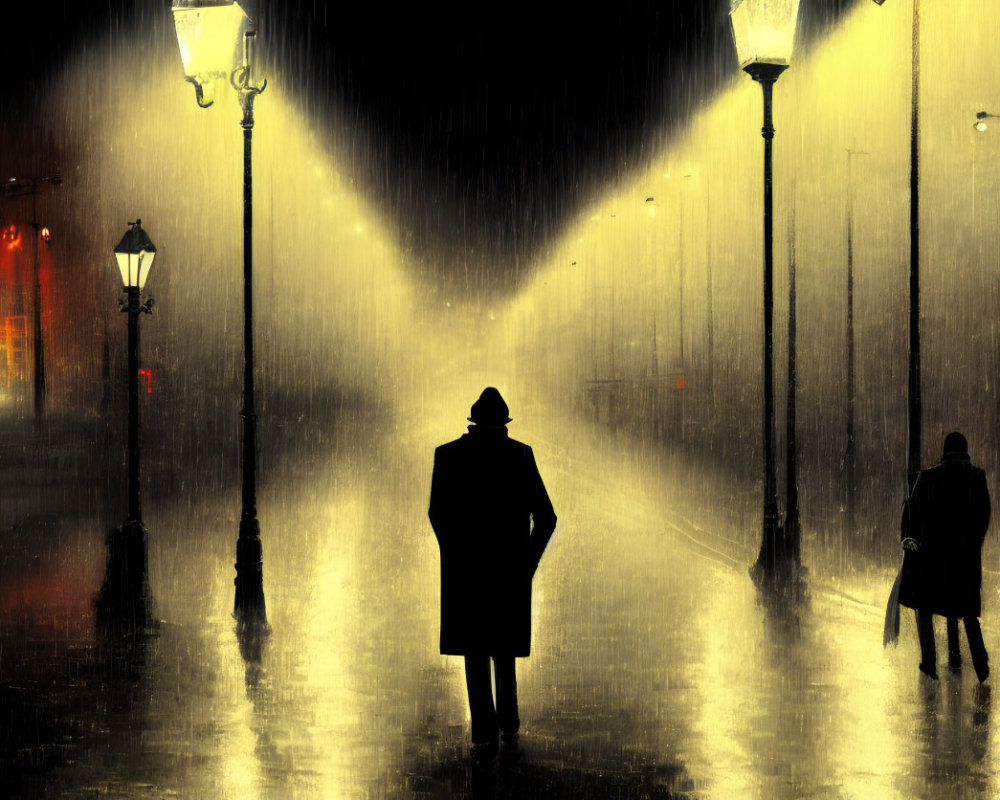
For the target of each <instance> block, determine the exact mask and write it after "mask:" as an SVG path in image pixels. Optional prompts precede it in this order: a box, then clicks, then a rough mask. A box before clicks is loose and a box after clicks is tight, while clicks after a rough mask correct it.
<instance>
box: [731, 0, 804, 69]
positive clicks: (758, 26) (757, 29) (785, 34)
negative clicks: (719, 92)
mask: <svg viewBox="0 0 1000 800" xmlns="http://www.w3.org/2000/svg"><path fill="white" fill-rule="evenodd" d="M798 16H799V0H735V2H734V3H733V8H732V11H730V12H729V19H730V22H731V23H732V28H733V41H734V43H735V44H736V56H737V58H738V59H739V62H740V67H741V68H742V67H746V66H747V65H748V64H782V65H786V66H787V65H788V64H789V63H790V61H791V58H792V49H793V46H794V43H795V26H796V23H797V22H798Z"/></svg>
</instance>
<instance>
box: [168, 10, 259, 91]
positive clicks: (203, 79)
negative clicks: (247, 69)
mask: <svg viewBox="0 0 1000 800" xmlns="http://www.w3.org/2000/svg"><path fill="white" fill-rule="evenodd" d="M171 11H173V15H174V28H175V30H176V32H177V46H178V47H179V48H180V51H181V61H182V62H183V64H184V77H185V79H186V80H188V81H189V82H190V83H193V84H194V88H195V95H196V97H197V100H198V105H199V106H201V107H202V108H208V107H209V106H210V105H212V103H213V102H214V101H215V98H214V92H215V84H216V82H217V81H218V80H220V79H226V80H228V79H229V77H230V76H231V75H232V73H233V71H234V70H235V69H236V68H238V67H239V66H240V65H241V64H242V63H243V52H244V50H243V40H244V37H245V36H246V34H247V33H249V32H250V31H251V29H252V27H253V25H252V23H251V21H250V18H249V17H248V16H247V14H246V12H245V11H244V10H243V9H242V8H241V7H240V4H239V3H236V2H234V0H173V5H172V6H171Z"/></svg>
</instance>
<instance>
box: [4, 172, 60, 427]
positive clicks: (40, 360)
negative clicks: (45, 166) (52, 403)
mask: <svg viewBox="0 0 1000 800" xmlns="http://www.w3.org/2000/svg"><path fill="white" fill-rule="evenodd" d="M42 183H48V184H51V185H52V186H59V185H61V184H62V176H60V175H49V176H47V177H44V178H38V177H31V178H20V179H19V178H11V179H10V182H9V183H8V184H7V185H6V187H5V188H6V191H7V192H9V193H10V194H11V195H13V196H15V197H17V196H19V195H23V194H27V193H29V192H30V193H31V229H32V231H33V233H34V243H33V250H32V258H33V267H34V268H33V275H32V278H33V281H34V286H33V288H32V315H31V316H32V334H33V335H32V351H33V354H32V355H33V360H34V370H33V373H34V375H33V381H34V392H35V394H34V410H35V418H36V419H38V420H40V419H41V418H42V416H43V415H44V413H45V347H44V342H43V339H42V281H41V265H40V263H39V262H40V254H39V248H40V244H39V238H40V236H41V225H40V224H39V222H38V186H39V184H42Z"/></svg>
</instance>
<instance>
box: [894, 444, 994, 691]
mask: <svg viewBox="0 0 1000 800" xmlns="http://www.w3.org/2000/svg"><path fill="white" fill-rule="evenodd" d="M989 525H990V494H989V490H988V489H987V486H986V474H985V473H984V472H983V470H981V469H980V468H979V467H976V466H974V465H973V464H972V463H971V462H970V461H969V446H968V443H967V442H966V440H965V437H964V436H963V435H962V434H961V433H957V432H956V433H949V434H948V436H947V437H945V440H944V454H943V455H942V456H941V462H940V463H939V464H937V465H935V466H933V467H930V468H928V469H925V470H921V472H920V475H919V477H918V478H917V482H916V483H915V484H914V486H913V491H912V492H911V493H910V497H909V500H907V502H906V506H905V507H904V510H903V519H902V525H901V531H900V533H901V538H902V540H903V547H904V548H905V549H906V550H908V551H909V552H908V553H907V555H906V558H905V559H904V561H903V574H902V582H901V584H900V589H899V602H900V603H901V604H902V605H904V606H909V607H910V608H912V609H913V610H914V611H915V612H916V620H917V633H918V634H919V636H920V656H921V660H920V669H921V670H922V671H923V672H925V673H927V674H928V675H930V676H931V677H933V678H936V677H937V664H936V661H937V655H936V648H935V645H934V626H933V615H934V614H939V615H941V616H942V617H947V618H948V640H949V641H948V649H949V651H951V659H950V660H951V663H952V665H953V666H956V665H957V663H958V660H959V656H958V625H957V620H958V618H960V617H961V618H962V619H964V621H965V633H966V636H967V637H968V640H969V650H970V651H971V653H972V665H973V666H974V667H975V669H976V675H977V676H978V677H979V680H980V681H984V680H986V678H987V677H988V676H989V674H990V669H989V661H988V658H987V655H986V647H985V645H984V644H983V634H982V630H981V629H980V626H979V615H980V613H981V610H982V609H981V596H980V591H981V587H982V580H983V571H982V555H981V553H982V546H983V538H984V537H985V536H986V530H987V528H989Z"/></svg>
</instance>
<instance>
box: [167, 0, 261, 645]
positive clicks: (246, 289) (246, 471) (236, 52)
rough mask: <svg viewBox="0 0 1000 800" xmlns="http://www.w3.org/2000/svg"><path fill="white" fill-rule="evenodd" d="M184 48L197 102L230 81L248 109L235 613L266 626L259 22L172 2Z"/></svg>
mask: <svg viewBox="0 0 1000 800" xmlns="http://www.w3.org/2000/svg"><path fill="white" fill-rule="evenodd" d="M172 11H173V15H174V26H175V28H176V31H177V44H178V46H179V47H180V51H181V60H182V61H183V63H184V76H185V78H186V79H187V80H188V81H189V82H191V83H193V84H194V87H195V98H196V100H197V102H198V105H199V106H201V107H202V108H207V107H208V106H210V105H212V103H213V102H214V91H215V85H216V83H217V82H218V80H220V79H223V78H227V77H228V79H229V81H230V83H231V84H232V86H233V88H234V89H235V90H236V92H237V95H238V96H239V101H240V107H241V109H242V111H243V119H242V121H241V123H240V124H241V126H242V128H243V413H242V417H243V456H242V458H243V487H242V506H243V508H242V513H241V515H240V532H239V541H238V542H237V545H236V580H235V585H236V598H235V601H234V606H233V609H234V610H233V615H234V616H235V617H236V619H237V620H238V621H239V622H240V623H241V624H250V623H254V624H261V625H266V624H267V613H266V609H265V605H264V578H263V551H262V549H261V543H260V524H259V522H258V521H257V416H256V413H255V411H254V380H253V370H254V360H253V188H252V187H253V180H252V170H251V163H252V162H251V142H252V138H253V102H254V99H255V98H256V97H257V95H258V94H260V93H261V92H262V91H264V88H265V87H266V86H267V81H264V82H263V83H261V84H260V85H257V84H256V83H255V82H254V77H253V42H254V39H255V37H256V31H255V30H254V27H253V23H252V22H251V20H250V18H249V17H247V15H246V13H245V12H244V11H243V9H242V8H241V7H240V5H239V4H238V3H235V2H232V0H173V6H172Z"/></svg>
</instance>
